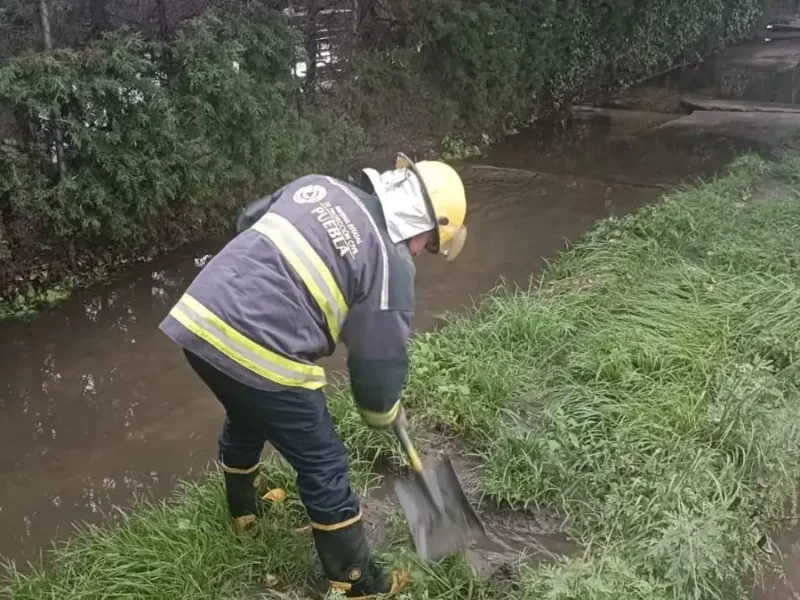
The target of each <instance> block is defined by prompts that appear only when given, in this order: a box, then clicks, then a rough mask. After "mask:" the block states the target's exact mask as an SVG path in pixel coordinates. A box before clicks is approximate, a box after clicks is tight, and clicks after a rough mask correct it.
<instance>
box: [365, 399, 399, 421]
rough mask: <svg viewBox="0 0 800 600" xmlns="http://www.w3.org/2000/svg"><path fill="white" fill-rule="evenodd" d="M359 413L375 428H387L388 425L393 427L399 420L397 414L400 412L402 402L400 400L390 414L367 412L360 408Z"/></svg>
mask: <svg viewBox="0 0 800 600" xmlns="http://www.w3.org/2000/svg"><path fill="white" fill-rule="evenodd" d="M358 412H360V413H361V416H362V417H363V418H364V420H365V421H366V422H367V423H369V424H370V425H373V426H375V427H386V426H387V425H391V424H392V423H393V422H394V420H395V419H396V418H397V413H398V412H400V401H399V400H398V401H397V402H395V405H394V406H393V407H392V408H391V410H389V412H385V413H379V412H374V411H371V410H367V409H365V408H359V409H358Z"/></svg>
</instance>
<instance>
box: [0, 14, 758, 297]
mask: <svg viewBox="0 0 800 600" xmlns="http://www.w3.org/2000/svg"><path fill="white" fill-rule="evenodd" d="M403 4H404V3H398V4H397V5H394V4H393V5H392V7H394V10H396V11H398V12H397V14H395V15H394V18H392V19H389V20H388V21H386V20H385V19H384V21H386V22H390V23H394V24H395V25H392V26H390V27H395V28H399V30H400V34H398V35H394V36H392V37H393V39H394V40H395V41H394V42H392V43H391V44H389V48H388V49H382V50H380V51H377V50H364V49H362V50H361V51H360V52H359V53H357V54H356V55H355V58H354V59H351V60H350V62H349V64H348V65H347V68H346V69H345V71H344V76H343V77H341V78H339V79H340V80H339V81H337V82H335V83H334V84H333V85H332V86H329V87H328V88H326V90H320V91H321V92H325V93H320V94H317V96H318V97H322V98H324V97H326V96H327V98H328V99H329V100H330V102H328V103H327V104H325V103H321V104H319V105H316V106H313V107H310V106H304V105H303V102H302V100H303V97H302V95H301V89H300V81H299V80H298V79H297V78H295V77H294V76H293V69H294V66H295V64H296V63H297V62H299V61H301V60H302V59H303V56H302V51H301V50H298V49H299V48H302V46H303V44H302V41H303V40H302V39H301V38H300V36H299V33H298V32H297V31H296V30H295V29H293V28H292V27H291V26H290V25H289V23H288V22H287V21H286V19H285V18H284V17H283V16H282V15H281V14H280V13H278V12H277V11H276V10H275V9H274V8H270V7H269V6H265V4H264V3H247V4H246V5H244V6H240V7H239V10H238V11H229V12H228V13H226V14H224V15H222V14H213V13H209V14H206V15H204V16H202V17H200V18H198V19H195V20H191V21H187V22H185V23H184V24H183V26H182V28H181V29H180V30H179V31H178V32H177V34H176V36H175V38H174V39H172V40H171V41H170V42H169V45H168V46H165V45H163V44H162V43H161V42H158V43H156V42H152V41H150V40H147V39H146V38H144V37H143V36H142V35H140V34H137V33H133V32H130V31H125V30H120V31H117V32H115V33H112V34H107V35H106V36H105V37H103V38H102V39H100V40H98V41H96V42H95V43H94V44H92V45H89V46H87V47H83V48H80V49H74V50H58V51H56V52H50V53H38V54H28V55H23V56H19V57H17V58H14V59H12V60H10V61H8V62H6V63H5V64H4V65H3V66H2V67H0V103H2V104H4V105H5V106H6V107H7V108H9V109H10V111H8V112H9V113H11V114H14V115H15V117H16V119H17V122H18V124H20V125H23V127H20V128H19V129H20V130H26V139H25V140H24V143H17V144H8V143H0V210H2V215H3V222H4V227H5V230H6V234H5V238H4V239H6V242H5V247H6V249H7V252H10V260H6V261H4V263H3V264H2V265H0V293H3V294H7V293H9V292H11V291H13V289H14V286H15V284H14V283H13V282H14V281H16V280H17V279H18V277H19V276H20V275H22V277H23V278H25V277H26V276H27V271H28V270H30V269H31V268H35V267H36V265H38V264H41V263H42V262H51V263H59V264H60V267H58V268H52V269H50V272H51V273H53V274H54V276H57V274H58V273H62V274H64V273H70V274H71V272H72V271H73V270H75V269H76V268H77V269H85V268H86V267H91V266H92V263H95V264H96V263H97V262H104V261H108V260H115V259H117V258H122V259H129V258H131V257H132V256H136V255H139V254H141V252H142V250H147V251H148V252H149V251H151V250H152V249H153V248H156V249H163V248H166V247H171V246H174V245H175V244H177V243H180V242H183V241H188V240H190V239H192V238H196V237H199V236H202V235H205V234H208V233H211V232H213V231H214V230H216V229H219V228H221V227H222V228H227V227H229V226H230V223H231V222H232V219H231V216H232V212H233V211H235V210H236V209H237V207H238V206H240V205H241V204H242V203H243V202H244V201H245V200H250V199H252V198H253V197H255V196H260V195H261V194H263V193H265V192H267V191H270V190H272V189H275V188H277V187H279V186H280V185H282V184H283V183H285V182H287V181H288V180H290V179H292V178H294V177H296V176H298V175H301V174H303V173H306V172H309V171H327V172H331V173H334V174H337V173H338V174H341V172H342V171H343V170H344V169H345V167H346V166H349V164H348V163H349V159H350V158H351V157H353V156H354V154H356V151H357V150H362V151H364V150H367V148H366V146H365V139H368V140H369V142H370V144H371V146H372V148H378V149H384V147H386V148H389V147H391V150H392V151H395V150H397V149H398V148H404V147H405V148H406V149H408V147H409V146H410V147H415V146H417V147H418V146H419V145H420V144H419V143H420V142H428V143H430V139H431V138H433V139H435V140H437V142H438V141H441V140H443V139H444V140H448V141H449V144H448V146H449V147H448V149H447V150H448V152H449V154H450V155H458V156H464V155H468V154H470V153H471V152H473V151H474V149H476V148H480V147H481V145H483V144H484V143H485V140H489V139H494V138H496V137H497V136H498V135H499V134H502V133H503V132H505V131H507V130H509V128H511V127H513V126H515V125H516V124H517V123H518V122H520V121H526V120H528V119H529V118H530V117H531V116H533V115H535V114H536V113H537V111H540V110H544V109H547V108H551V107H552V106H553V105H554V103H559V102H563V101H565V100H568V99H569V98H570V97H571V96H572V95H574V94H577V93H580V91H581V90H584V89H586V88H587V86H591V85H595V86H596V85H618V84H620V83H621V82H622V81H624V80H627V79H628V78H630V77H633V76H638V75H641V74H645V73H650V72H652V71H653V70H655V69H657V68H661V67H664V66H667V65H669V64H672V63H673V62H674V61H676V60H679V59H680V58H681V56H683V55H686V54H691V53H694V52H703V51H706V50H709V49H711V48H713V47H716V46H718V45H719V44H722V43H727V42H730V41H733V40H736V39H738V38H740V37H741V36H742V35H744V34H745V33H746V32H747V31H748V29H749V28H750V26H751V25H752V24H753V22H754V21H755V19H756V18H757V17H758V15H759V11H760V2H759V0H657V1H650V2H644V1H642V0H609V1H607V2H595V1H593V0H570V2H568V3H564V2H556V0H536V1H532V0H526V1H519V0H513V1H512V0H500V1H497V2H491V3H490V2H480V1H477V0H432V1H431V2H425V3H409V4H408V6H402V5H403ZM383 9H386V10H391V7H388V6H383ZM397 24H399V25H397ZM376 27H377V25H376ZM323 106H328V107H329V108H328V109H326V108H323ZM334 115H335V116H334ZM57 129H58V130H60V131H61V132H62V133H63V137H64V161H63V166H64V167H65V169H64V173H63V175H62V174H61V173H60V170H59V168H58V167H59V165H58V164H56V151H55V150H56V148H55V144H54V143H53V140H54V137H55V136H54V134H55V132H56V130H57ZM364 130H366V133H367V134H368V136H367V137H366V138H365V137H364V133H365V131H364ZM431 145H432V144H431ZM372 148H371V149H372ZM361 154H362V155H363V152H361ZM45 249H47V250H46V251H45ZM110 249H113V250H110ZM65 250H66V252H65ZM97 250H101V251H102V252H100V253H98V252H97ZM99 256H102V258H98V257H99ZM76 257H77V258H79V259H80V260H77V261H76ZM80 257H83V258H82V259H81V258H80ZM79 263H80V264H81V266H80V267H76V265H77V264H79Z"/></svg>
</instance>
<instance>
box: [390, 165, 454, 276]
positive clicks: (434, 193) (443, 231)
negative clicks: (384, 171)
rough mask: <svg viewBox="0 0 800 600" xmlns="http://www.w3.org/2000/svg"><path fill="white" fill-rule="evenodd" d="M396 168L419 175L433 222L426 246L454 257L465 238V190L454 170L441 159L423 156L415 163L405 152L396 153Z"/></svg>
mask: <svg viewBox="0 0 800 600" xmlns="http://www.w3.org/2000/svg"><path fill="white" fill-rule="evenodd" d="M395 168H397V169H405V168H408V169H411V171H412V172H413V173H414V174H415V175H416V176H417V177H418V178H419V180H420V187H421V188H422V195H423V196H424V198H425V204H426V205H427V207H428V212H429V214H430V216H431V219H433V222H434V223H436V228H435V229H434V232H435V235H434V239H433V241H432V242H431V243H430V244H428V246H427V249H428V251H429V252H433V253H434V254H439V253H441V254H444V255H445V256H446V257H447V260H448V261H451V260H454V259H455V258H456V256H458V255H459V253H460V252H461V250H462V249H463V248H464V243H465V242H466V241H467V227H466V225H465V224H464V219H465V218H466V216H467V194H466V192H465V191H464V183H463V182H462V181H461V177H459V175H458V173H456V170H455V169H454V168H453V167H451V166H450V165H447V164H445V163H443V162H439V161H435V160H423V161H420V162H418V163H414V162H413V161H412V160H411V159H410V158H408V157H407V156H406V155H405V154H403V153H400V154H398V155H397V162H396V165H395Z"/></svg>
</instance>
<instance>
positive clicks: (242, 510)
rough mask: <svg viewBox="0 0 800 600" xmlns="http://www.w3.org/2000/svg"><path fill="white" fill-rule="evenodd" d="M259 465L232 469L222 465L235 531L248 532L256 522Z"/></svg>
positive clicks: (226, 494)
mask: <svg viewBox="0 0 800 600" xmlns="http://www.w3.org/2000/svg"><path fill="white" fill-rule="evenodd" d="M259 466H260V465H259V464H256V465H255V466H254V467H251V468H249V469H234V468H232V467H228V466H226V465H225V464H223V465H222V471H223V473H224V475H225V496H226V497H227V499H228V511H229V512H230V515H231V518H232V519H233V528H234V530H235V531H236V533H247V532H250V531H251V530H252V529H253V528H254V527H255V526H256V523H257V522H258V514H259V510H258V509H259V506H258V486H259V483H260V477H259V473H258V468H259Z"/></svg>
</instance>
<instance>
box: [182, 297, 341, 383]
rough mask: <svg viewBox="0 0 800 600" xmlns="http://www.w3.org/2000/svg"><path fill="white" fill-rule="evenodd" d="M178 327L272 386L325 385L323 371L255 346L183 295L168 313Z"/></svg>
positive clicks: (196, 302) (314, 366)
mask: <svg viewBox="0 0 800 600" xmlns="http://www.w3.org/2000/svg"><path fill="white" fill-rule="evenodd" d="M170 315H171V316H172V317H173V318H175V319H176V320H177V321H178V322H179V323H181V325H183V326H184V327H186V328H187V329H188V330H189V331H191V332H192V333H194V334H195V335H196V336H197V337H199V338H201V339H203V340H205V341H206V342H208V343H209V344H211V345H212V346H214V348H216V349H217V350H219V351H220V352H222V353H223V354H224V355H225V356H227V357H228V358H230V359H231V360H233V361H234V362H236V363H238V364H240V365H242V366H243V367H245V368H247V369H250V370H251V371H253V372H254V373H257V374H259V375H261V376H262V377H265V378H267V379H269V380H271V381H274V382H275V383H279V384H282V385H287V386H291V387H302V388H306V389H311V390H316V389H320V388H322V387H324V386H325V370H324V369H322V368H321V367H318V366H316V365H307V364H304V363H300V362H296V361H293V360H289V359H288V358H284V357H283V356H280V355H279V354H276V353H274V352H272V351H270V350H267V349H266V348H264V347H262V346H259V345H258V344H256V343H255V342H253V341H252V340H250V339H248V338H247V337H245V336H244V335H242V334H241V333H239V332H238V331H236V330H235V329H233V328H232V327H230V326H229V325H227V324H226V323H225V322H224V321H223V320H222V319H220V318H219V317H218V316H217V315H215V314H214V313H212V312H211V311H210V310H208V309H207V308H206V307H205V306H203V305H202V304H200V302H198V301H197V300H196V299H194V298H192V297H191V296H190V295H189V294H184V295H183V297H182V298H181V299H180V301H179V302H178V303H177V304H176V305H175V306H174V307H173V309H172V310H171V311H170Z"/></svg>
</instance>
